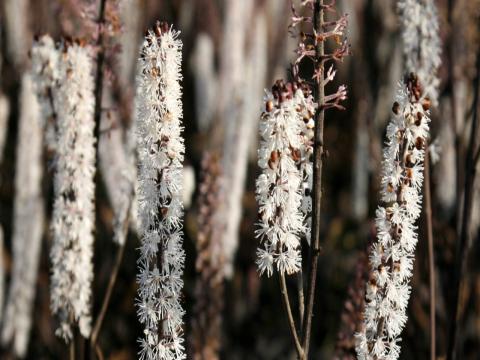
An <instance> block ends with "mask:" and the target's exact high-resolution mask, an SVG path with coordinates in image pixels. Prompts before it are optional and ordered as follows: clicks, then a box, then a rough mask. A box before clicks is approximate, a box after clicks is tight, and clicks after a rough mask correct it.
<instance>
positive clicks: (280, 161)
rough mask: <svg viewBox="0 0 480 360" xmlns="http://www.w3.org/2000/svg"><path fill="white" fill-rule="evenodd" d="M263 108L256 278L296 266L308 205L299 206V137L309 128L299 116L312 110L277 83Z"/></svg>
mask: <svg viewBox="0 0 480 360" xmlns="http://www.w3.org/2000/svg"><path fill="white" fill-rule="evenodd" d="M294 91H295V92H294ZM265 108H266V111H265V112H264V113H263V114H262V117H261V120H260V128H259V130H260V148H259V150H258V165H259V167H260V168H261V169H262V173H261V174H260V175H259V177H258V179H257V190H256V198H257V202H258V205H259V213H260V222H259V226H260V228H259V229H258V230H257V231H256V234H257V236H258V237H259V238H260V241H261V242H262V245H263V247H262V246H261V247H260V248H259V249H258V250H257V256H258V259H257V265H258V270H259V272H260V274H263V273H264V272H266V273H267V276H270V275H271V274H272V273H273V270H274V268H276V269H277V271H279V272H280V273H285V272H286V273H287V274H293V273H296V272H297V271H299V270H300V268H301V262H302V259H301V252H300V240H301V236H303V235H304V233H305V232H306V229H307V228H308V226H309V225H308V224H307V225H305V224H304V219H305V214H307V213H308V212H309V208H310V207H311V201H310V205H305V203H306V200H304V196H305V190H307V189H309V188H310V187H311V162H310V160H309V154H311V143H310V141H311V137H310V135H306V133H305V129H308V128H311V126H310V125H308V124H309V120H308V121H307V123H305V122H304V116H306V117H305V118H306V119H310V118H311V117H312V115H313V114H314V113H315V107H314V104H313V101H312V98H311V96H307V97H305V95H304V92H303V91H302V90H300V89H299V90H293V89H292V86H291V84H288V86H285V85H284V84H283V82H277V84H276V85H275V86H274V89H273V94H268V95H267V97H266V99H265ZM307 193H308V191H307ZM306 195H307V196H310V194H309V193H308V194H306ZM302 210H305V212H304V213H303V212H302Z"/></svg>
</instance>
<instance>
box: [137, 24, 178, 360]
mask: <svg viewBox="0 0 480 360" xmlns="http://www.w3.org/2000/svg"><path fill="white" fill-rule="evenodd" d="M178 37H179V33H178V32H177V31H174V30H172V29H171V28H169V27H168V25H166V24H163V23H162V24H160V23H158V24H157V25H156V27H155V28H154V29H153V30H149V31H148V32H147V34H146V37H145V40H144V42H143V46H142V51H141V56H140V59H139V63H138V77H137V86H138V88H137V100H136V101H137V107H138V108H137V113H138V120H137V121H138V122H137V127H138V151H139V162H140V168H139V174H138V176H139V194H138V196H139V209H138V212H139V217H140V227H141V228H140V234H141V237H142V245H141V248H140V258H139V260H138V265H139V274H138V278H137V281H138V284H139V296H138V303H137V313H138V317H139V319H140V322H141V323H142V324H143V326H144V328H145V329H144V334H145V337H144V338H143V339H141V340H140V342H141V350H140V359H146V360H153V359H155V360H157V359H165V360H168V359H184V358H185V354H184V345H183V343H184V339H183V330H182V325H183V320H182V317H183V314H184V310H183V308H182V305H181V293H182V288H183V279H182V276H183V267H184V260H185V253H184V250H183V248H182V237H183V233H182V225H183V220H182V217H183V205H182V166H183V165H182V162H183V157H184V151H185V149H184V144H183V138H182V135H181V132H182V125H181V119H182V116H183V114H182V102H181V95H182V91H181V86H180V80H181V79H182V75H181V59H182V53H181V51H182V42H181V41H180V40H179V39H178Z"/></svg>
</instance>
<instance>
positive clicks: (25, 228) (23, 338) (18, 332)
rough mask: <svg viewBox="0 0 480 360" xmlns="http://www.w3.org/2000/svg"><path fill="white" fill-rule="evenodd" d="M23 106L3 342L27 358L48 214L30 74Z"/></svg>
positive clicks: (25, 82) (36, 106)
mask: <svg viewBox="0 0 480 360" xmlns="http://www.w3.org/2000/svg"><path fill="white" fill-rule="evenodd" d="M20 105H21V106H20V109H21V115H20V125H19V131H18V142H17V167H16V173H15V203H14V225H13V238H12V246H13V270H12V280H11V282H10V288H9V294H8V301H7V305H6V310H5V321H4V323H3V328H2V343H4V344H7V343H9V342H10V341H12V340H13V349H14V351H15V354H16V355H17V356H19V357H24V356H25V354H26V351H27V345H28V339H29V334H30V327H31V320H32V305H33V301H34V298H35V289H36V279H37V270H38V262H39V257H40V248H41V240H42V233H43V222H44V217H45V216H44V207H43V198H42V195H41V181H42V146H43V136H42V135H43V131H42V126H41V122H40V108H39V104H38V101H37V96H36V94H35V90H34V86H33V84H32V78H31V76H30V74H29V73H27V74H25V75H24V76H23V78H22V91H21V98H20Z"/></svg>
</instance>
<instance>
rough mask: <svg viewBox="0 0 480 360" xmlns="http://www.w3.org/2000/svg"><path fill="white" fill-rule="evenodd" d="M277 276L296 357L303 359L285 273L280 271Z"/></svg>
mask: <svg viewBox="0 0 480 360" xmlns="http://www.w3.org/2000/svg"><path fill="white" fill-rule="evenodd" d="M279 277H280V289H281V292H282V299H283V305H284V306H285V310H286V312H287V316H288V325H289V326H290V331H291V332H292V336H293V340H294V342H295V349H296V350H297V355H298V358H299V359H304V354H303V349H302V345H301V344H300V340H299V338H298V334H297V329H296V327H295V320H294V319H293V314H292V307H291V306H290V300H289V297H288V290H287V284H286V281H285V274H284V273H280V274H279Z"/></svg>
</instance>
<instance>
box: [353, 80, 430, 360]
mask: <svg viewBox="0 0 480 360" xmlns="http://www.w3.org/2000/svg"><path fill="white" fill-rule="evenodd" d="M396 100H397V101H396V102H395V103H394V105H393V108H392V110H393V116H392V119H391V121H390V123H389V125H388V127H387V141H386V147H385V149H384V153H383V163H382V167H383V174H382V190H381V198H382V201H383V205H382V206H380V207H379V208H378V209H377V212H376V220H375V222H376V227H377V242H376V243H375V244H374V245H373V246H372V249H371V253H370V269H371V275H370V280H369V282H368V283H367V289H366V302H365V311H364V324H363V329H362V331H361V332H360V333H358V334H356V337H357V345H356V350H357V356H358V359H360V360H373V359H383V360H395V359H398V356H399V354H400V346H399V342H400V337H399V336H400V334H401V332H402V329H403V328H404V326H405V323H406V322H407V315H406V309H407V305H408V300H409V298H410V285H409V282H410V278H411V276H412V268H413V261H414V251H415V246H416V244H417V238H418V235H417V226H416V225H415V222H416V220H417V219H418V217H419V216H420V212H421V202H422V195H421V193H422V183H423V160H424V156H425V144H426V141H427V139H428V131H429V122H430V119H429V106H430V101H429V100H428V99H426V98H425V97H423V95H422V88H421V85H420V82H419V79H418V78H417V76H416V75H413V74H412V75H410V77H409V78H408V80H407V84H406V86H404V85H401V87H400V90H399V92H398V95H397V99H396Z"/></svg>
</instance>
